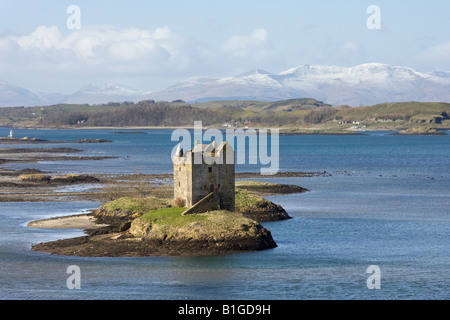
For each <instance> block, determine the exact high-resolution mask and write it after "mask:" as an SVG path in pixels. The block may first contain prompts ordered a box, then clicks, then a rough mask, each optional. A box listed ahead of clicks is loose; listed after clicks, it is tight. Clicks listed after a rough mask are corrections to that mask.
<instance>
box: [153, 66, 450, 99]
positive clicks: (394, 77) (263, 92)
mask: <svg viewBox="0 0 450 320" xmlns="http://www.w3.org/2000/svg"><path fill="white" fill-rule="evenodd" d="M306 97H307V98H314V99H317V100H321V101H323V102H325V103H329V104H333V105H340V104H348V105H350V106H358V105H373V104H377V103H382V102H399V101H444V102H445V101H450V72H434V73H421V72H418V71H416V70H414V69H412V68H408V67H399V66H389V65H385V64H379V63H368V64H363V65H358V66H355V67H349V68H346V67H337V66H319V65H315V66H310V65H306V66H302V67H296V68H291V69H288V70H286V71H283V72H281V73H279V74H274V73H270V72H267V71H264V70H254V71H251V72H247V73H244V74H241V75H239V76H236V77H225V78H221V79H202V81H198V80H197V79H196V78H194V79H188V80H186V81H183V82H181V83H179V84H177V85H174V86H172V87H170V88H168V89H166V90H164V91H160V92H156V93H153V94H151V95H149V96H148V97H147V98H152V99H155V100H175V99H183V100H185V101H206V100H214V99H229V98H233V99H256V100H281V99H292V98H306Z"/></svg>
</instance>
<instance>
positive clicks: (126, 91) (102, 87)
mask: <svg viewBox="0 0 450 320" xmlns="http://www.w3.org/2000/svg"><path fill="white" fill-rule="evenodd" d="M140 95H141V93H140V92H138V91H136V90H134V89H131V88H129V87H126V86H123V85H118V84H114V83H104V84H88V85H85V86H83V87H82V88H81V89H80V90H78V91H77V92H75V93H73V94H71V95H68V96H66V97H65V98H64V99H63V100H62V101H61V102H62V103H69V104H71V103H73V104H85V103H87V104H102V103H108V102H123V101H134V100H136V99H137V97H138V96H140Z"/></svg>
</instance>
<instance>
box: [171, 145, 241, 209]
mask: <svg viewBox="0 0 450 320" xmlns="http://www.w3.org/2000/svg"><path fill="white" fill-rule="evenodd" d="M234 160H235V156H234V150H233V148H232V147H231V146H230V144H229V143H227V142H221V143H220V144H219V145H217V143H216V142H215V141H214V142H212V143H211V144H209V145H205V144H200V143H199V142H198V141H197V142H196V143H195V146H194V148H193V149H192V150H191V151H187V152H185V151H184V150H183V149H182V148H181V145H178V148H177V150H176V152H175V155H174V156H173V163H174V176H173V177H174V199H175V200H176V201H177V202H182V205H183V206H185V207H187V208H188V210H187V211H186V212H185V213H184V214H192V213H200V212H206V211H210V210H227V211H234V210H235V161H234Z"/></svg>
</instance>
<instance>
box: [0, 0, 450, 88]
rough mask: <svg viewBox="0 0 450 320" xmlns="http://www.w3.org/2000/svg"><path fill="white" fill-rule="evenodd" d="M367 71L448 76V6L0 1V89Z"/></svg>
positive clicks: (339, 1)
mask: <svg viewBox="0 0 450 320" xmlns="http://www.w3.org/2000/svg"><path fill="white" fill-rule="evenodd" d="M73 6H76V8H77V10H79V11H77V10H72V9H71V7H73ZM373 6H376V10H374V9H373ZM371 8H372V9H371ZM68 9H69V10H68ZM368 9H370V10H368ZM372 62H377V63H385V64H389V65H400V66H408V67H412V68H415V69H417V70H418V71H421V72H434V71H450V1H447V0H442V1H438V0H429V1H423V0H421V1H418V0H408V1H405V0H388V1H386V0H371V1H365V0H319V1H301V0H277V1H275V0H238V1H236V0H227V1H224V0H222V1H217V0H190V1H186V0H164V1H153V0H127V1H124V0H108V1H106V0H90V1H86V0H77V1H76V0H70V1H66V0H14V1H12V0H0V82H7V83H11V84H14V85H17V86H22V87H25V88H27V89H30V90H33V91H42V92H45V93H52V92H55V93H56V92H58V93H73V92H75V91H77V90H78V89H79V88H80V87H82V86H83V85H85V84H89V83H94V84H100V83H105V82H112V83H118V84H123V85H127V86H130V87H132V88H135V89H137V90H140V91H147V92H151V91H158V90H162V89H165V88H167V87H168V86H170V85H173V84H175V83H177V82H179V81H182V80H185V79H188V78H191V77H206V78H221V77H226V76H235V75H238V74H241V73H245V72H247V71H249V70H254V69H263V70H266V71H269V72H273V73H280V72H282V71H285V70H287V69H289V68H293V67H298V66H303V65H306V64H309V65H335V66H342V67H351V66H355V65H359V64H363V63H372Z"/></svg>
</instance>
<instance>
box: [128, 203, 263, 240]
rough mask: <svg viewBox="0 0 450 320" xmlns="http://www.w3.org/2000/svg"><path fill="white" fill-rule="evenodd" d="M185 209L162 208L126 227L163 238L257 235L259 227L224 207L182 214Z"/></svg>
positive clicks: (156, 237) (226, 237) (227, 237)
mask: <svg viewBox="0 0 450 320" xmlns="http://www.w3.org/2000/svg"><path fill="white" fill-rule="evenodd" d="M184 210H185V208H178V207H173V208H163V209H158V210H152V211H150V212H147V213H146V214H144V215H143V216H141V217H140V218H137V219H135V220H134V221H133V222H132V224H131V228H130V230H129V233H130V234H131V235H133V236H134V237H142V238H152V239H162V240H171V239H176V240H205V239H211V240H220V239H222V240H226V239H236V238H239V237H246V236H252V235H253V236H256V235H257V234H259V233H260V231H261V229H262V227H261V226H260V225H259V223H257V222H256V221H254V220H251V219H248V218H245V217H244V216H242V215H241V214H239V213H233V212H229V211H224V210H217V211H210V212H207V213H201V214H195V215H187V216H183V215H181V213H182V212H183V211H184Z"/></svg>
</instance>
